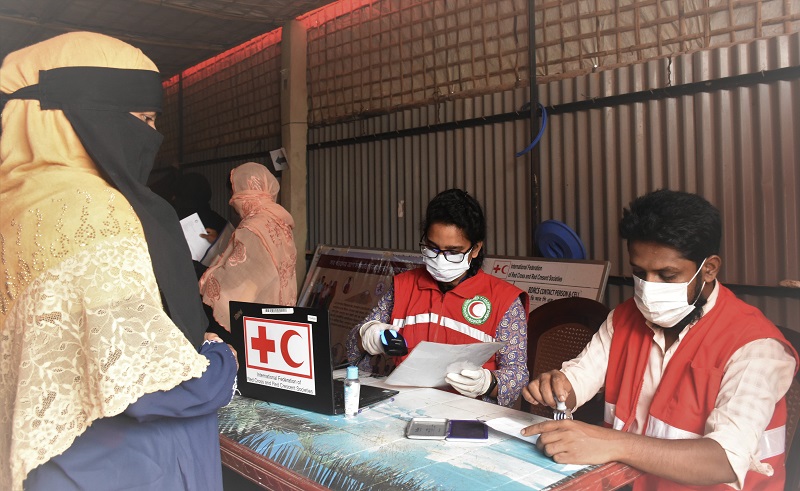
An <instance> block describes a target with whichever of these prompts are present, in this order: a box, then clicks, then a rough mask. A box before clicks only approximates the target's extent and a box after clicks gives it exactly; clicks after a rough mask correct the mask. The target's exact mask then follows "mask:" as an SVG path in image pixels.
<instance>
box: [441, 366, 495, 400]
mask: <svg viewBox="0 0 800 491" xmlns="http://www.w3.org/2000/svg"><path fill="white" fill-rule="evenodd" d="M444 380H445V381H446V382H447V383H448V384H450V385H452V386H453V388H454V389H456V390H457V391H458V392H460V393H461V394H463V395H465V396H467V397H479V396H482V395H484V394H485V393H486V391H487V390H489V386H490V385H492V372H490V371H489V370H487V369H485V368H479V369H477V370H461V372H460V373H455V372H450V373H448V374H447V376H446V377H445V378H444Z"/></svg>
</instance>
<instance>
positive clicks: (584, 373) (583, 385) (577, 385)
mask: <svg viewBox="0 0 800 491" xmlns="http://www.w3.org/2000/svg"><path fill="white" fill-rule="evenodd" d="M613 314H614V311H613V310H612V311H611V312H610V313H609V314H608V317H607V318H606V320H605V322H603V325H601V326H600V329H598V331H597V332H596V333H595V335H594V336H592V339H591V341H589V344H587V345H586V347H585V348H583V351H581V353H580V354H579V355H578V356H577V357H576V358H573V359H572V360H569V361H565V362H564V363H563V364H562V365H561V372H562V373H564V375H566V376H567V379H568V380H569V382H570V383H571V384H572V390H573V392H574V393H575V399H576V406H575V407H576V408H578V407H580V406H582V405H583V404H585V403H586V401H588V400H589V399H591V398H592V397H594V395H595V394H597V392H599V391H600V389H602V388H603V385H604V384H605V380H606V371H607V370H608V356H609V353H610V351H611V337H612V336H613V335H614V326H613V324H612V321H611V319H612V317H613ZM573 409H574V408H573Z"/></svg>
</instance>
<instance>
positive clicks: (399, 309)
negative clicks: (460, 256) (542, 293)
mask: <svg viewBox="0 0 800 491" xmlns="http://www.w3.org/2000/svg"><path fill="white" fill-rule="evenodd" d="M517 298H520V299H521V300H522V304H523V305H524V306H525V311H526V312H527V311H528V295H527V294H526V293H525V292H523V291H522V290H520V289H519V288H517V287H515V286H514V285H512V284H510V283H508V282H506V281H503V280H501V279H499V278H495V277H494V276H491V275H488V274H486V273H484V272H483V271H478V273H477V274H476V275H475V276H473V277H471V278H468V279H466V280H464V281H462V282H461V283H459V284H458V285H457V286H456V287H455V288H453V289H452V290H450V291H449V292H447V293H442V292H441V290H439V285H438V284H437V283H436V281H435V280H434V279H433V278H431V275H430V274H428V272H427V271H426V270H425V268H424V267H423V268H417V269H412V270H410V271H406V272H404V273H400V274H399V275H397V276H395V277H394V307H393V308H392V325H393V326H394V328H395V329H397V330H398V331H399V332H401V333H402V334H403V337H404V338H405V340H406V343H407V344H408V349H409V351H410V350H412V349H414V347H415V346H416V345H417V344H419V343H420V342H421V341H431V342H434V343H445V344H468V343H475V342H492V341H494V340H495V337H496V335H497V325H498V324H499V323H500V319H502V318H503V315H505V313H506V311H508V308H509V307H510V306H511V303H512V302H513V301H514V300H516V299H517ZM405 358H406V357H405V356H403V357H396V359H395V363H396V364H398V365H399V364H400V362H402V361H403V360H404V359H405ZM483 367H484V368H488V369H489V370H495V369H496V368H497V366H496V363H495V357H494V356H492V357H491V358H490V359H489V361H487V362H486V363H485V364H484V365H483Z"/></svg>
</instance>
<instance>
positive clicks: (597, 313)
mask: <svg viewBox="0 0 800 491" xmlns="http://www.w3.org/2000/svg"><path fill="white" fill-rule="evenodd" d="M608 313H609V308H608V307H606V306H605V305H603V304H602V303H600V302H598V301H596V300H591V299H589V298H581V297H571V298H561V299H558V300H553V301H551V302H548V303H546V304H543V305H540V306H539V307H537V308H536V309H534V310H533V311H532V312H531V313H530V315H529V316H528V371H529V372H530V376H531V379H533V378H535V377H537V376H539V374H541V373H544V372H547V371H550V370H557V369H559V368H561V364H562V363H563V362H565V361H567V360H571V359H572V358H575V357H576V356H578V354H580V352H581V351H583V348H584V347H585V346H586V344H588V343H589V340H591V339H592V336H593V335H594V333H596V332H597V330H598V329H599V328H600V326H601V325H602V324H603V321H605V320H606V317H608ZM521 408H522V410H523V411H528V412H530V413H533V414H538V415H540V416H545V417H548V418H552V417H553V410H552V408H549V407H545V406H541V405H536V406H532V405H530V404H529V403H528V402H527V401H525V400H524V399H522V402H521ZM573 416H574V418H575V419H578V420H581V421H586V422H588V423H593V424H601V423H602V422H603V400H602V394H598V396H596V397H595V398H594V399H592V400H591V401H588V402H587V403H586V404H585V405H583V406H581V407H580V408H579V409H578V410H577V411H576V412H575V413H574V414H573Z"/></svg>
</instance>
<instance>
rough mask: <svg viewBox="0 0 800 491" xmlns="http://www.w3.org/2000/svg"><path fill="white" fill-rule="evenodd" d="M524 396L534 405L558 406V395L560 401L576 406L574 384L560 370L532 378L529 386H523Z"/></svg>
mask: <svg viewBox="0 0 800 491" xmlns="http://www.w3.org/2000/svg"><path fill="white" fill-rule="evenodd" d="M522 397H524V398H525V400H526V401H528V402H529V403H531V404H533V405H536V404H544V405H546V406H550V407H556V403H557V401H556V397H558V400H559V401H564V402H566V403H567V407H569V408H573V407H574V406H575V395H574V394H573V393H572V384H571V383H570V382H569V379H567V376H566V375H564V374H563V373H561V372H560V371H558V370H550V371H549V372H545V373H542V374H541V375H539V376H538V377H536V378H535V379H533V380H531V382H530V383H529V384H528V386H527V387H523V388H522Z"/></svg>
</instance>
